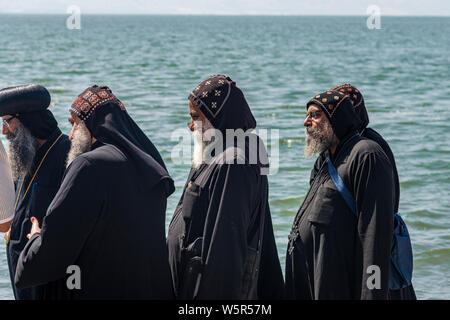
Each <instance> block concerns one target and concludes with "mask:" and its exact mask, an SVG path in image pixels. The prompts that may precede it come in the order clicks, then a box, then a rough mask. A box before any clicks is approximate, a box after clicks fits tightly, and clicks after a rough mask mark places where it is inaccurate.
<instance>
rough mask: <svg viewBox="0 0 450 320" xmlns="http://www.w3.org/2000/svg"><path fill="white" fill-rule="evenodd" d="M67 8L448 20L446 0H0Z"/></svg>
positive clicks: (3, 7) (1, 5) (9, 8)
mask: <svg viewBox="0 0 450 320" xmlns="http://www.w3.org/2000/svg"><path fill="white" fill-rule="evenodd" d="M70 5H76V6H78V7H80V9H81V13H91V14H92V13H95V14H263V15H265V14H276V15H278V14H280V15H284V14H287V15H292V14H294V15H366V10H367V8H368V7H369V6H370V5H377V6H379V7H380V9H381V14H382V15H407V16H411V15H438V16H450V1H449V0H39V1H36V0H0V13H52V14H55V13H60V14H66V11H67V8H68V7H69V6H70Z"/></svg>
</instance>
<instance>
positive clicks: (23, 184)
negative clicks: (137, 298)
mask: <svg viewBox="0 0 450 320" xmlns="http://www.w3.org/2000/svg"><path fill="white" fill-rule="evenodd" d="M49 105H50V94H49V92H48V91H47V90H46V89H45V88H44V87H42V86H39V85H27V86H19V87H13V88H6V89H3V90H0V115H1V116H2V118H3V120H4V125H3V131H2V132H3V134H4V135H6V138H7V139H8V141H9V156H10V162H11V166H12V173H13V177H14V180H15V186H16V197H15V202H14V211H15V213H14V219H13V221H12V225H11V228H10V230H9V231H8V232H7V233H6V235H5V239H6V243H7V249H6V251H7V257H8V267H9V273H10V276H11V283H12V289H13V292H14V297H15V298H16V299H18V300H40V299H45V297H46V295H47V293H48V289H49V286H48V285H40V286H34V287H30V288H26V289H20V288H17V287H16V286H15V285H14V275H15V273H16V267H17V261H18V259H19V255H20V252H21V251H22V250H23V248H24V247H25V244H26V243H27V241H28V239H27V234H28V232H29V231H30V228H31V222H30V217H31V216H34V217H36V219H37V221H39V223H42V220H43V218H44V216H45V213H46V211H47V209H48V206H49V205H50V202H51V201H52V200H53V198H54V196H55V194H56V192H57V191H58V188H59V187H60V185H61V181H62V176H63V174H64V171H65V168H66V158H67V153H68V151H69V148H70V141H69V138H68V137H67V136H66V135H64V134H62V133H61V130H59V128H58V124H57V122H56V120H55V118H54V117H53V114H52V113H51V112H50V110H47V108H48V106H49Z"/></svg>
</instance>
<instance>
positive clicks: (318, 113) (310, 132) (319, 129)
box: [304, 105, 337, 158]
mask: <svg viewBox="0 0 450 320" xmlns="http://www.w3.org/2000/svg"><path fill="white" fill-rule="evenodd" d="M304 126H305V127H306V129H305V136H306V138H305V157H306V158H310V157H312V156H313V155H315V154H317V153H321V152H323V151H325V150H327V149H330V148H332V147H334V146H335V145H336V143H337V138H336V136H335V135H334V132H333V128H332V127H331V124H330V121H328V118H327V116H326V115H325V114H324V112H323V111H322V109H320V107H319V106H316V105H311V106H310V107H309V108H308V113H307V115H306V119H305V122H304Z"/></svg>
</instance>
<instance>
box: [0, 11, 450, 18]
mask: <svg viewBox="0 0 450 320" xmlns="http://www.w3.org/2000/svg"><path fill="white" fill-rule="evenodd" d="M0 15H17V16H19V15H35V16H44V15H45V16H67V15H70V13H50V12H44V13H42V12H40V13H32V12H0ZM82 15H86V16H219V17H239V16H242V17H249V16H250V17H368V15H364V14H283V13H279V14H273V13H272V14H264V13H255V14H253V13H246V14H240V13H237V14H234V13H82ZM381 16H382V17H396V18H403V17H404V18H449V17H450V15H436V14H429V15H408V14H381Z"/></svg>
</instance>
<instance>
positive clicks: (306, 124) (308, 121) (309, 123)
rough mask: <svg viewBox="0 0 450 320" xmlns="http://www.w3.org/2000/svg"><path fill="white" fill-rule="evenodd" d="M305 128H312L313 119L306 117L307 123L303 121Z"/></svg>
mask: <svg viewBox="0 0 450 320" xmlns="http://www.w3.org/2000/svg"><path fill="white" fill-rule="evenodd" d="M303 125H304V126H305V127H309V126H311V117H308V116H306V118H305V121H303Z"/></svg>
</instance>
